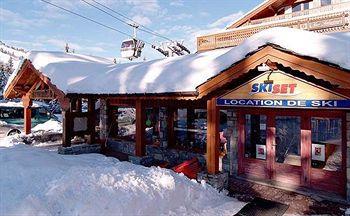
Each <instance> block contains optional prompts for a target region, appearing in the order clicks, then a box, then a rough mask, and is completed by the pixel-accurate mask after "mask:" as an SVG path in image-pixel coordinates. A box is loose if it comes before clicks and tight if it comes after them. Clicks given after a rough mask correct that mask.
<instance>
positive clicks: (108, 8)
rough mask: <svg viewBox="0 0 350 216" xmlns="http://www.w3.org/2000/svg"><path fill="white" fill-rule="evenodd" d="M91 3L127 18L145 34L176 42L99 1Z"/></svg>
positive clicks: (84, 0)
mask: <svg viewBox="0 0 350 216" xmlns="http://www.w3.org/2000/svg"><path fill="white" fill-rule="evenodd" d="M82 1H83V2H85V3H86V4H89V5H91V6H92V7H95V8H97V9H98V10H100V11H103V12H104V13H106V14H108V15H110V16H112V17H114V18H116V19H117V20H119V21H121V22H124V23H126V24H127V25H130V24H129V23H127V22H125V21H124V20H123V21H122V20H121V19H120V18H117V17H115V16H113V15H112V14H110V13H108V12H107V11H105V10H102V9H101V8H99V7H96V6H95V5H92V4H91V3H88V2H86V0H82ZM91 1H93V2H94V3H96V4H98V5H99V6H101V7H103V8H105V9H107V10H109V11H112V12H113V13H115V14H118V15H119V16H121V17H123V18H125V19H127V20H129V21H131V22H133V23H135V24H137V25H138V26H141V27H142V28H143V29H142V28H140V29H139V30H140V31H144V32H146V33H149V34H152V35H154V36H157V37H161V38H163V39H166V40H169V41H171V42H174V41H173V40H172V39H170V38H168V37H166V36H163V35H161V34H159V33H158V32H156V31H153V30H152V29H150V28H148V27H146V26H144V25H142V24H140V23H138V22H136V21H134V20H132V19H130V18H129V17H127V16H125V15H124V14H122V13H119V12H118V11H116V10H113V9H112V8H110V7H107V6H106V5H104V4H101V3H100V2H98V1H95V0H91Z"/></svg>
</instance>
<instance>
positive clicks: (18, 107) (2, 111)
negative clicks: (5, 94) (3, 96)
mask: <svg viewBox="0 0 350 216" xmlns="http://www.w3.org/2000/svg"><path fill="white" fill-rule="evenodd" d="M31 110H32V127H35V126H36V125H38V124H42V123H44V122H46V121H48V120H50V119H55V120H58V118H57V117H56V116H55V115H53V114H51V113H50V111H49V110H48V108H47V107H45V106H42V105H40V104H34V105H33V107H32V109H31ZM23 116H24V109H23V106H22V104H21V103H20V102H7V103H0V138H1V137H5V136H10V135H14V134H19V133H21V132H22V131H23V126H24V118H23Z"/></svg>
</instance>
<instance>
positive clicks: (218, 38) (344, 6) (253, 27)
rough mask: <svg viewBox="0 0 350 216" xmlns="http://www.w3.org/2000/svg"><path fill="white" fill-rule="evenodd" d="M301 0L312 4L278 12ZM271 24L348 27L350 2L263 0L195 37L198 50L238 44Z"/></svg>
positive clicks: (317, 29) (324, 28)
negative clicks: (215, 29)
mask: <svg viewBox="0 0 350 216" xmlns="http://www.w3.org/2000/svg"><path fill="white" fill-rule="evenodd" d="M303 2H308V3H313V4H314V7H313V8H310V9H306V10H301V11H296V12H292V11H291V12H290V13H284V14H278V11H280V10H281V9H283V8H287V7H289V8H291V7H292V6H293V5H296V4H301V3H303ZM283 10H284V9H283ZM273 27H290V28H297V29H303V30H308V31H313V32H317V33H331V32H342V31H350V2H347V1H344V2H341V1H337V0H333V2H332V4H331V5H326V6H321V5H320V2H319V0H314V1H296V0H294V1H286V0H284V1H281V0H269V1H265V2H264V3H263V4H261V5H260V6H259V7H257V8H256V9H255V10H253V11H251V12H249V13H247V14H246V15H245V16H244V17H243V18H241V19H239V20H237V21H235V22H234V23H233V24H231V25H229V26H228V27H227V29H226V30H225V31H222V32H219V33H215V34H210V35H203V36H200V37H198V38H197V50H198V51H208V50H213V49H219V48H225V47H233V46H237V45H239V44H240V43H242V42H243V41H244V40H245V39H246V38H248V37H250V36H252V35H254V34H255V33H258V32H260V31H262V30H265V29H269V28H273Z"/></svg>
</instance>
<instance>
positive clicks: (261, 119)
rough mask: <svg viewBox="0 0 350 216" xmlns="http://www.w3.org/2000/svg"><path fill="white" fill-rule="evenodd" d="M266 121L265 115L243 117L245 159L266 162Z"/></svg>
mask: <svg viewBox="0 0 350 216" xmlns="http://www.w3.org/2000/svg"><path fill="white" fill-rule="evenodd" d="M266 119H267V118H266V116H265V115H250V114H247V115H245V144H244V155H245V157H246V158H256V159H261V160H266V155H267V154H266Z"/></svg>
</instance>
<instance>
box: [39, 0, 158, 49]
mask: <svg viewBox="0 0 350 216" xmlns="http://www.w3.org/2000/svg"><path fill="white" fill-rule="evenodd" d="M41 1H42V2H45V3H46V4H49V5H51V6H53V7H56V8H59V9H61V10H64V11H66V12H68V13H71V14H74V15H76V16H79V17H81V18H83V19H86V20H88V21H90V22H93V23H95V24H98V25H100V26H103V27H105V28H108V29H110V30H113V31H116V32H118V33H120V34H123V35H126V36H128V37H130V38H133V36H131V35H130V34H128V33H125V32H122V31H120V30H118V29H116V28H114V27H111V26H108V25H106V24H103V23H101V22H99V21H96V20H93V19H91V18H89V17H86V16H84V15H81V14H78V13H76V12H74V11H71V10H68V9H66V8H64V7H61V6H59V5H56V4H54V3H51V2H49V1H46V0H41ZM142 41H143V42H145V43H147V44H149V45H151V46H152V45H153V44H152V43H149V42H147V41H144V40H142Z"/></svg>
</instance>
